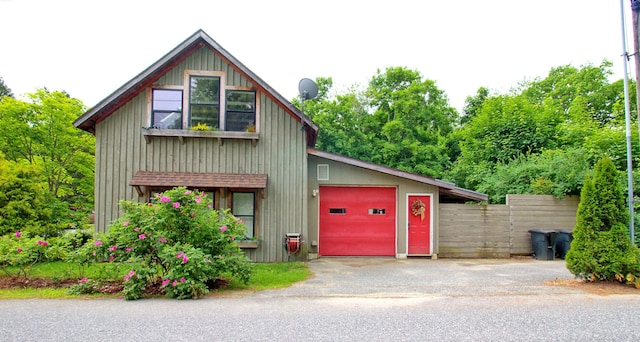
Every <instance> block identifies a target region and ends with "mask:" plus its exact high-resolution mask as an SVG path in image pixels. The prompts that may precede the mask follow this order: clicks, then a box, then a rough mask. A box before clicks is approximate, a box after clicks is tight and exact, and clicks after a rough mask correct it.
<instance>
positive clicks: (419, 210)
mask: <svg viewBox="0 0 640 342" xmlns="http://www.w3.org/2000/svg"><path fill="white" fill-rule="evenodd" d="M425 211H426V207H425V205H424V203H423V202H422V201H421V200H415V201H413V203H411V213H412V214H413V216H418V215H420V221H424V213H425Z"/></svg>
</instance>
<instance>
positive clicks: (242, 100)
mask: <svg viewBox="0 0 640 342" xmlns="http://www.w3.org/2000/svg"><path fill="white" fill-rule="evenodd" d="M226 107H227V115H226V125H225V130H227V131H236V132H243V131H247V130H248V128H249V126H253V127H255V124H256V93H255V92H253V91H243V90H229V91H227V102H226Z"/></svg>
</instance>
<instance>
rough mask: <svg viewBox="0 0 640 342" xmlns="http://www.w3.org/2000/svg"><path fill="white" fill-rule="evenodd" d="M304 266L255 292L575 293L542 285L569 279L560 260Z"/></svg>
mask: <svg viewBox="0 0 640 342" xmlns="http://www.w3.org/2000/svg"><path fill="white" fill-rule="evenodd" d="M309 267H310V268H311V270H312V271H313V272H314V274H315V276H314V278H312V279H309V280H307V281H305V282H302V283H299V284H296V285H294V286H292V287H290V288H286V289H281V290H274V291H265V292H262V293H259V294H258V296H284V297H288V296H305V297H309V296H311V297H365V298H416V297H425V296H427V297H433V296H475V295H525V294H566V293H579V292H580V291H579V290H576V289H570V288H566V287H560V286H549V285H545V282H547V281H553V280H562V279H566V280H570V279H574V276H573V275H572V274H571V273H570V272H569V271H568V270H567V268H566V266H565V262H564V260H554V261H546V260H545V261H540V260H534V259H438V260H429V259H392V258H321V259H318V260H313V261H310V262H309Z"/></svg>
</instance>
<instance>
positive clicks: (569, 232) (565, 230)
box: [558, 229, 573, 234]
mask: <svg viewBox="0 0 640 342" xmlns="http://www.w3.org/2000/svg"><path fill="white" fill-rule="evenodd" d="M558 233H564V234H572V233H573V230H571V229H560V230H558Z"/></svg>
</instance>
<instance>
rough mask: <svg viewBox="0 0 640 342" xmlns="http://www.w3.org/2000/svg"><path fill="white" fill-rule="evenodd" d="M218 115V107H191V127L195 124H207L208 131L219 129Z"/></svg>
mask: <svg viewBox="0 0 640 342" xmlns="http://www.w3.org/2000/svg"><path fill="white" fill-rule="evenodd" d="M219 122H220V115H219V113H218V107H215V106H203V105H191V125H190V126H191V127H193V126H196V125H197V124H199V123H200V124H207V126H209V128H210V129H217V128H219V127H220V126H219Z"/></svg>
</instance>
